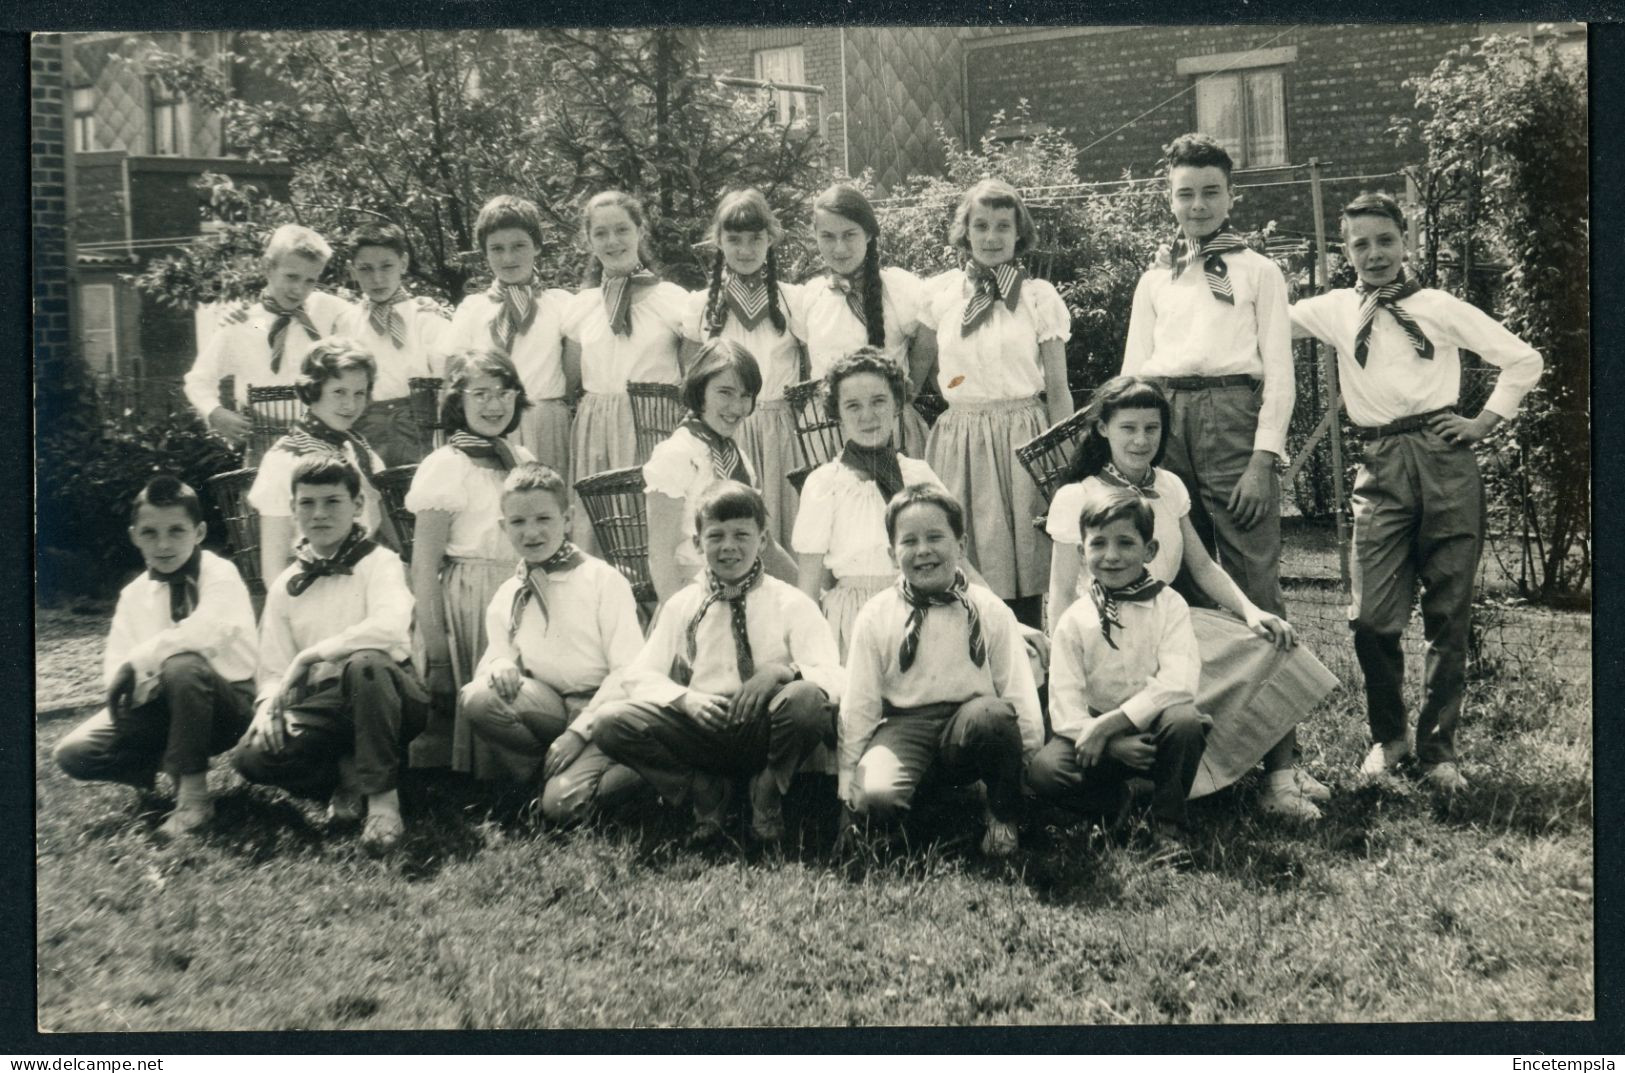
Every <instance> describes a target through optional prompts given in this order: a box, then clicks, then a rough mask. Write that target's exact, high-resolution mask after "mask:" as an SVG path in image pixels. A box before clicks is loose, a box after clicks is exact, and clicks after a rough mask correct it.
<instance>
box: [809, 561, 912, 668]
mask: <svg viewBox="0 0 1625 1073" xmlns="http://www.w3.org/2000/svg"><path fill="white" fill-rule="evenodd" d="M895 584H897V578H896V577H894V576H892V575H891V574H853V575H851V576H849V577H842V578H836V579H835V587H834V588H832V589H826V590H824V594H823V596H822V597H820V598H819V602H820V603H821V604H822V605H823V608H824V618H825V619H827V620H828V621H829V628H830V630H831V631H833V632H834V634H835V647H836V648H837V649H838V650H839V651H840V653H841V665H842V666H845V665H846V650H847V647H848V646H849V645H851V643H852V627H853V625H855V624H856V623H857V620H858V612H859V611H862V610H863V605H864V604H866V603H868V602H869V601H870V600H872V599H873V598H874V597H875V596H876V594H878V593H882V592H885V591H886V590H887V589H889V588H891V587H892V586H893V585H895Z"/></svg>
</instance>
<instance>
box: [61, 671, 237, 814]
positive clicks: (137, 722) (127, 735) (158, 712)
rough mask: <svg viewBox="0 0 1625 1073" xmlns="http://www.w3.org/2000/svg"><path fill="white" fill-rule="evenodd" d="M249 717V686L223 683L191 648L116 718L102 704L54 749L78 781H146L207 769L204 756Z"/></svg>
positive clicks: (226, 745)
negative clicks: (149, 695) (152, 690)
mask: <svg viewBox="0 0 1625 1073" xmlns="http://www.w3.org/2000/svg"><path fill="white" fill-rule="evenodd" d="M253 717H254V683H253V682H246V681H245V682H228V681H226V680H225V679H224V678H221V677H220V675H219V674H217V673H216V672H215V669H214V668H213V667H212V666H210V665H209V661H208V660H206V659H204V658H203V657H202V656H200V655H198V654H197V653H195V652H182V653H180V654H178V655H174V656H171V657H169V658H168V659H167V660H165V661H164V664H163V666H162V667H160V668H159V670H158V691H157V692H156V693H155V694H153V696H152V698H151V699H150V700H148V701H147V702H146V703H145V704H139V705H135V706H133V707H131V708H130V709H129V710H128V711H127V712H126V713H125V714H124V716H123V717H122V718H120V719H119V720H118V721H117V722H114V720H113V717H112V715H111V714H109V712H108V711H107V709H105V708H103V709H102V710H101V711H99V712H97V713H96V714H95V715H93V716H91V717H90V718H89V719H86V720H85V721H84V722H83V723H80V724H79V725H78V726H77V727H75V728H74V729H73V730H72V731H71V732H69V734H68V736H67V737H65V738H63V739H62V740H61V741H60V742H58V743H57V746H56V749H55V751H54V752H53V753H52V755H53V757H54V758H55V760H56V762H57V765H58V766H59V767H61V768H62V770H63V771H65V772H67V773H68V774H69V775H71V776H72V777H73V778H76V779H96V780H101V781H107V782H126V783H130V784H132V785H136V786H142V785H146V784H148V783H150V782H151V780H152V776H153V774H154V773H155V772H157V771H159V770H162V771H164V772H165V773H167V774H169V775H173V776H175V777H176V778H179V777H180V776H182V775H195V774H198V773H199V772H203V771H207V770H209V757H211V756H215V755H217V754H219V753H223V752H225V751H226V750H227V749H230V748H231V747H232V746H233V745H235V744H237V739H239V738H241V737H242V736H243V732H244V731H245V730H247V729H248V724H249V723H250V722H251V721H252V720H253Z"/></svg>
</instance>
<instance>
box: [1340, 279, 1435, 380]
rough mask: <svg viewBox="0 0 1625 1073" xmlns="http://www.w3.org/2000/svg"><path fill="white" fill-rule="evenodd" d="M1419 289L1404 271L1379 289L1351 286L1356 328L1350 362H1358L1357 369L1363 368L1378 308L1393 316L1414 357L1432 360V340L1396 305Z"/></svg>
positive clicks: (1362, 285)
mask: <svg viewBox="0 0 1625 1073" xmlns="http://www.w3.org/2000/svg"><path fill="white" fill-rule="evenodd" d="M1421 289H1422V285H1421V284H1420V283H1418V282H1416V277H1415V276H1413V275H1411V274H1410V273H1409V272H1407V271H1405V270H1404V269H1400V271H1399V278H1398V279H1396V280H1394V281H1393V282H1392V283H1385V284H1383V285H1382V286H1381V287H1368V286H1366V285H1365V284H1364V283H1359V284H1356V285H1355V287H1354V293H1356V294H1358V295H1359V296H1360V327H1359V329H1358V330H1357V331H1356V332H1355V333H1354V360H1355V361H1357V362H1359V363H1360V368H1362V369H1363V368H1365V358H1366V350H1367V349H1368V348H1369V347H1370V345H1371V325H1372V323H1373V322H1374V321H1375V320H1376V319H1377V309H1378V307H1379V306H1380V307H1381V308H1383V309H1386V310H1387V311H1388V312H1389V313H1391V314H1393V318H1394V319H1395V320H1397V321H1399V326H1400V327H1401V328H1404V329H1405V334H1406V335H1408V336H1409V337H1410V340H1411V346H1413V347H1415V348H1416V356H1417V357H1419V358H1422V359H1423V360H1425V361H1432V360H1433V343H1432V341H1431V340H1430V339H1428V337H1427V336H1426V335H1424V334H1423V332H1422V326H1421V325H1420V324H1418V323H1416V318H1415V317H1412V316H1411V315H1410V314H1409V313H1407V312H1405V310H1404V309H1403V308H1401V307H1400V304H1399V300H1400V299H1401V298H1409V297H1410V296H1411V295H1413V294H1415V293H1416V292H1417V291H1419V290H1421Z"/></svg>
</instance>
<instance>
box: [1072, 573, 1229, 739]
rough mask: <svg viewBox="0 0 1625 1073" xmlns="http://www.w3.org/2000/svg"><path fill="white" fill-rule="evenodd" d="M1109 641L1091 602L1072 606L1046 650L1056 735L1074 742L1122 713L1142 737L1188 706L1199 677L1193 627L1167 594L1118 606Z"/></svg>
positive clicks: (1177, 600)
mask: <svg viewBox="0 0 1625 1073" xmlns="http://www.w3.org/2000/svg"><path fill="white" fill-rule="evenodd" d="M1117 617H1118V618H1120V619H1122V620H1123V626H1122V628H1121V629H1119V628H1118V627H1116V626H1113V627H1112V641H1113V642H1114V643H1115V644H1116V645H1117V647H1116V648H1113V647H1111V645H1109V644H1107V643H1106V638H1105V636H1104V635H1103V634H1101V632H1100V613H1099V612H1098V611H1096V610H1095V602H1094V601H1093V600H1091V599H1087V598H1086V599H1082V600H1077V601H1074V602H1073V604H1072V606H1071V607H1069V608H1067V609H1066V613H1065V614H1063V615H1062V616H1061V621H1060V622H1059V623H1057V624H1056V627H1055V643H1054V644H1053V645H1051V646H1050V667H1049V676H1050V682H1049V718H1050V726H1051V727H1052V728H1053V729H1054V731H1055V733H1056V734H1061V735H1065V736H1066V737H1068V738H1071V739H1072V740H1073V741H1074V742H1075V741H1077V740H1078V737H1079V736H1080V735H1081V734H1082V733H1083V732H1084V729H1085V728H1086V727H1088V725H1089V723H1090V722H1091V721H1093V720H1094V719H1096V718H1098V716H1092V715H1090V714H1089V709H1090V708H1093V709H1094V710H1095V711H1097V712H1100V713H1101V714H1105V713H1107V712H1111V711H1115V710H1117V709H1122V712H1123V714H1124V715H1126V716H1128V720H1129V722H1131V723H1133V724H1134V725H1135V726H1136V727H1138V728H1139V729H1141V730H1146V729H1148V728H1149V727H1150V726H1151V724H1152V722H1153V721H1154V720H1155V719H1156V717H1157V716H1158V715H1159V714H1160V713H1161V712H1163V711H1165V710H1167V709H1168V708H1171V707H1173V706H1174V705H1176V704H1192V703H1194V702H1195V699H1196V687H1197V685H1198V683H1199V682H1200V680H1201V677H1202V657H1201V654H1200V653H1199V652H1198V651H1197V648H1196V631H1195V630H1194V629H1192V627H1191V609H1190V607H1189V606H1188V605H1186V603H1185V600H1184V598H1183V597H1181V596H1180V595H1179V594H1178V593H1177V592H1175V591H1174V590H1173V589H1171V588H1164V589H1163V590H1162V591H1161V592H1159V593H1157V595H1155V596H1153V597H1152V598H1151V599H1149V600H1143V601H1139V602H1135V601H1132V600H1122V601H1119V602H1118V604H1117Z"/></svg>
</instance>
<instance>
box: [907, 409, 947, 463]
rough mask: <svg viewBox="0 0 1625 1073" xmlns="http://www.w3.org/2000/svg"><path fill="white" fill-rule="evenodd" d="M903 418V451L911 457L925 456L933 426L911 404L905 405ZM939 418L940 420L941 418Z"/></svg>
mask: <svg viewBox="0 0 1625 1073" xmlns="http://www.w3.org/2000/svg"><path fill="white" fill-rule="evenodd" d="M901 420H902V424H903V446H902V448H901V450H902V452H903V453H904V454H905V455H908V456H909V457H910V458H924V457H925V452H926V443H927V442H928V441H929V440H930V438H931V426H930V425H927V424H926V423H925V418H923V417H921V416H920V411H918V410H916V409H915V408H914V407H913V406H910V405H904V407H903V416H902V419H901ZM937 420H939V421H940V420H941V418H938V419H937ZM932 468H933V469H935V468H936V467H934V466H933V467H932Z"/></svg>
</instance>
